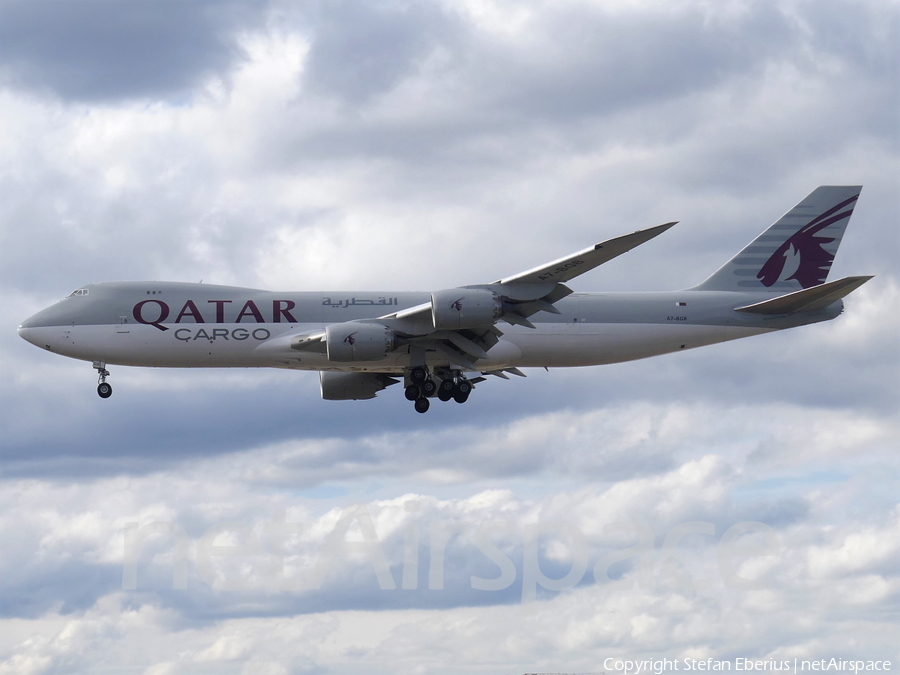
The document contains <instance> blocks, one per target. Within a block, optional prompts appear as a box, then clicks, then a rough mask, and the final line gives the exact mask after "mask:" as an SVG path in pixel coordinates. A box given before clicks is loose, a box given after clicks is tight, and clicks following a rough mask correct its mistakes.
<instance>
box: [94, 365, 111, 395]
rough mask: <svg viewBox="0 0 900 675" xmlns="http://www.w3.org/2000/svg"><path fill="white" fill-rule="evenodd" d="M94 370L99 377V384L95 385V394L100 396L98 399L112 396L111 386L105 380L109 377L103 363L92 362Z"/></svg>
mask: <svg viewBox="0 0 900 675" xmlns="http://www.w3.org/2000/svg"><path fill="white" fill-rule="evenodd" d="M93 365H94V370H96V371H97V375H98V376H99V378H98V379H99V384H98V385H97V394H99V395H100V398H109V397H110V396H112V385H111V384H107V383H106V378H107V377H109V371H108V370H107V369H106V362H105V361H94V364H93Z"/></svg>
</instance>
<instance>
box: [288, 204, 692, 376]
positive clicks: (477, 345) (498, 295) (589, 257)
mask: <svg viewBox="0 0 900 675" xmlns="http://www.w3.org/2000/svg"><path fill="white" fill-rule="evenodd" d="M673 225H675V223H674V222H673V223H665V224H664V225H658V226H656V227H651V228H648V229H646V230H638V231H637V232H632V233H631V234H626V235H624V236H621V237H615V238H614V239H608V240H607V241H604V242H601V243H599V244H596V245H595V246H592V247H591V248H588V249H585V250H583V251H579V252H578V253H575V254H573V255H569V256H566V257H565V258H560V259H559V260H555V261H553V262H551V263H548V264H546V265H542V266H540V267H536V268H534V269H531V270H528V271H526V272H522V273H520V274H515V275H513V276H510V277H505V278H503V279H500V280H499V281H495V282H494V283H491V284H479V285H473V286H463V287H459V288H455V289H447V290H444V291H437V292H435V293H432V296H431V301H430V302H426V303H422V304H420V305H416V306H414V307H409V308H407V309H403V310H400V311H399V312H393V313H391V314H387V315H385V316H381V317H379V318H377V319H365V320H363V321H364V322H366V323H370V322H371V323H380V324H383V325H385V326H388V327H389V328H391V329H392V330H393V331H395V332H396V334H397V335H398V336H400V339H401V344H402V345H409V346H410V347H414V346H415V347H418V348H421V349H423V350H425V351H436V352H439V353H440V354H442V355H443V356H444V357H446V358H447V359H448V360H449V361H450V363H451V364H454V365H455V366H457V367H461V368H464V369H467V370H478V368H477V366H476V365H475V362H476V361H477V360H478V359H484V358H488V354H487V352H488V351H489V350H490V349H491V348H492V347H493V346H494V345H496V344H497V342H499V340H500V337H501V336H502V335H503V332H502V331H501V330H500V329H499V328H498V327H497V323H498V322H499V321H503V322H505V323H507V324H512V325H520V326H525V327H526V328H534V324H532V323H531V322H530V321H529V320H528V317H530V316H531V315H533V314H536V313H537V312H550V313H553V314H559V310H557V309H556V307H554V306H553V305H554V303H555V302H557V301H558V300H561V299H562V298H564V297H566V296H567V295H570V294H571V293H572V289H570V288H568V287H567V286H566V285H565V283H563V282H566V281H569V280H571V279H574V278H575V277H577V276H579V275H581V274H584V273H585V272H587V271H589V270H592V269H594V268H595V267H597V266H599V265H602V264H603V263H605V262H607V261H609V260H612V259H613V258H615V257H617V256H620V255H622V254H623V253H625V252H627V251H630V250H631V249H633V248H634V247H636V246H639V245H640V244H643V243H644V242H646V241H649V240H650V239H653V238H654V237H656V236H657V235H660V234H662V233H663V232H665V231H666V230H668V229H669V228H670V227H672V226H673ZM491 307H492V308H493V311H490V308H491ZM450 308H454V311H451V310H450ZM486 308H488V310H487V311H486ZM454 312H458V318H459V320H458V321H457V322H456V323H455V325H448V323H449V321H448V320H447V315H448V314H449V315H451V317H453V316H457V315H455V314H454ZM317 338H318V336H313V337H312V339H311V340H308V341H307V343H306V345H303V346H300V345H298V346H297V347H295V348H300V349H304V348H310V347H312V344H309V343H310V342H311V343H315V342H317V341H318V340H317ZM307 345H308V346H307ZM507 372H512V371H507ZM497 374H498V375H499V376H500V377H503V375H502V372H499V371H498V373H497ZM513 374H514V375H519V374H521V373H519V372H513Z"/></svg>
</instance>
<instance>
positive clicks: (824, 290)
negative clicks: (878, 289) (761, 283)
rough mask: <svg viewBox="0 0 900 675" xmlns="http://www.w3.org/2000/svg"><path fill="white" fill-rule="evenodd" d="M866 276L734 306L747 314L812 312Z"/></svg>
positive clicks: (830, 301) (830, 282) (857, 286)
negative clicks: (750, 303)
mask: <svg viewBox="0 0 900 675" xmlns="http://www.w3.org/2000/svg"><path fill="white" fill-rule="evenodd" d="M871 278H872V277H871V276H868V277H844V278H843V279H838V280H837V281H829V282H828V283H827V284H821V285H819V286H813V287H812V288H804V289H803V290H802V291H796V292H794V293H788V294H787V295H779V296H778V297H777V298H772V299H771V300H763V301H762V302H757V303H754V304H752V305H745V306H743V307H735V310H736V311H738V312H747V313H749V314H794V313H796V312H813V311H815V310H817V309H824V308H825V307H828V305H830V304H831V303H833V302H834V301H836V300H840V299H841V298H843V297H844V296H845V295H849V294H850V293H852V292H853V291H855V290H856V289H857V288H859V287H860V286H862V285H863V284H864V283H866V282H867V281H868V280H869V279H871Z"/></svg>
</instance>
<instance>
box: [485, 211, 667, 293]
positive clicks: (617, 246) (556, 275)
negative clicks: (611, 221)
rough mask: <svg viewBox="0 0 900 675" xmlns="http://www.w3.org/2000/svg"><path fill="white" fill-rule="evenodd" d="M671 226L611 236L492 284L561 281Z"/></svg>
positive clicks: (597, 264) (586, 270) (573, 276)
mask: <svg viewBox="0 0 900 675" xmlns="http://www.w3.org/2000/svg"><path fill="white" fill-rule="evenodd" d="M673 225H675V223H674V222H672V223H665V224H664V225H657V226H656V227H650V228H647V229H646V230H638V231H637V232H632V233H631V234H626V235H623V236H621V237H616V238H614V239H607V240H606V241H604V242H601V243H599V244H597V245H595V246H592V247H591V248H586V249H584V250H583V251H579V252H578V253H575V254H573V255H570V256H566V257H565V258H560V259H559V260H554V261H553V262H551V263H547V264H546V265H541V266H540V267H535V268H534V269H531V270H528V271H527V272H520V273H519V274H514V275H513V276H511V277H506V278H505V279H501V280H500V281H495V282H494V283H496V284H540V283H545V282H548V281H551V282H557V283H564V282H566V281H570V280H572V279H574V278H575V277H577V276H579V275H581V274H584V273H585V272H588V271H590V270H592V269H594V268H595V267H597V266H599V265H602V264H603V263H605V262H608V261H610V260H612V259H613V258H616V257H618V256H620V255H622V254H623V253H626V252H628V251H630V250H631V249H633V248H634V247H635V246H639V245H641V244H643V243H644V242H646V241H649V240H651V239H653V237H656V236H657V235H660V234H662V233H663V232H665V231H666V230H668V229H669V228H670V227H672V226H673Z"/></svg>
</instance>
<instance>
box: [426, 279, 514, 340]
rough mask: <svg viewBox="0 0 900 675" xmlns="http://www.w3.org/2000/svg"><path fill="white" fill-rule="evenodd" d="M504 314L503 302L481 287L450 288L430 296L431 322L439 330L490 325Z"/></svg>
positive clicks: (494, 294)
mask: <svg viewBox="0 0 900 675" xmlns="http://www.w3.org/2000/svg"><path fill="white" fill-rule="evenodd" d="M501 314H503V302H502V301H501V300H500V296H498V295H497V294H496V293H494V292H493V291H489V290H486V289H483V288H450V289H447V290H446V291H437V292H436V293H432V294H431V320H432V321H433V322H434V327H435V328H437V329H440V330H459V329H461V328H473V327H475V326H484V325H485V324H491V323H493V322H494V321H496V320H497V319H499V318H500V315H501Z"/></svg>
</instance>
